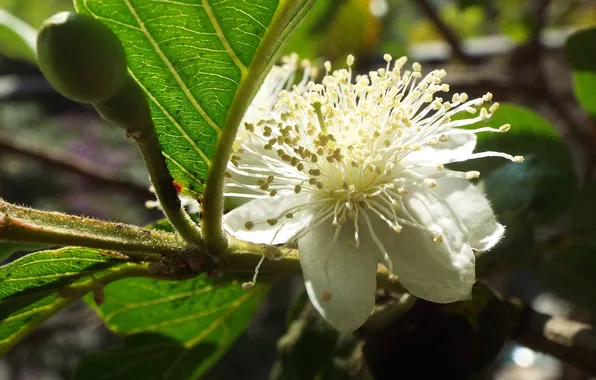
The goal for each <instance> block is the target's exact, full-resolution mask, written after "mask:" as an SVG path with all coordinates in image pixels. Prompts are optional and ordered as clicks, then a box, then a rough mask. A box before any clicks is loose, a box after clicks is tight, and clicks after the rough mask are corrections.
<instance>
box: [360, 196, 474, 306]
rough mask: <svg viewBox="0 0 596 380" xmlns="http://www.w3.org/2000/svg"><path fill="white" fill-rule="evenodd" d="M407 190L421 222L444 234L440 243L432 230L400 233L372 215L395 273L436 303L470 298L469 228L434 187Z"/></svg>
mask: <svg viewBox="0 0 596 380" xmlns="http://www.w3.org/2000/svg"><path fill="white" fill-rule="evenodd" d="M407 190H408V193H407V194H406V195H404V196H403V200H404V205H405V208H406V210H407V211H408V212H409V213H410V214H411V215H412V216H413V217H414V218H415V219H416V220H417V221H418V222H419V223H420V224H421V225H423V226H424V227H426V228H427V229H429V230H430V231H432V232H433V233H435V234H437V235H440V236H441V237H442V242H435V241H433V237H432V233H431V232H429V231H425V230H423V229H419V228H415V227H412V226H408V225H405V226H403V229H402V230H401V232H399V233H397V232H394V231H393V230H392V229H390V228H389V226H388V225H387V224H386V223H385V222H383V221H382V220H381V219H380V218H378V217H375V218H373V217H371V221H372V223H373V228H374V230H375V232H376V235H377V237H378V238H379V240H380V241H381V243H382V244H383V246H384V247H385V249H386V250H387V253H388V254H389V257H390V258H391V260H392V262H393V268H394V272H395V274H397V276H398V277H399V280H400V282H401V284H402V285H403V286H404V287H405V288H406V289H408V290H409V291H410V292H411V293H412V294H413V295H415V296H417V297H420V298H424V299H426V300H429V301H432V302H437V303H449V302H455V301H459V300H463V299H469V298H470V297H471V291H472V285H473V284H474V279H475V266H474V265H475V260H474V253H473V252H472V249H471V248H470V246H469V244H468V234H467V230H466V227H465V226H464V225H463V223H462V222H461V220H460V219H459V218H458V217H457V215H456V214H455V212H454V211H453V210H452V209H451V207H449V205H448V204H447V202H445V201H444V200H443V199H441V198H440V197H439V196H437V195H436V194H435V193H434V192H433V191H432V190H430V189H427V188H425V187H421V186H415V185H410V186H408V187H407ZM369 215H370V214H369ZM363 235H364V234H363Z"/></svg>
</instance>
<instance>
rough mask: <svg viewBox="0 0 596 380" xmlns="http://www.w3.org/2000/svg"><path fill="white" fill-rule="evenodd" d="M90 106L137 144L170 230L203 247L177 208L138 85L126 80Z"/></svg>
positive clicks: (197, 232)
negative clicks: (110, 96) (102, 99)
mask: <svg viewBox="0 0 596 380" xmlns="http://www.w3.org/2000/svg"><path fill="white" fill-rule="evenodd" d="M93 106H94V107H95V109H96V110H97V111H98V112H99V114H100V115H101V116H102V117H103V118H104V119H106V120H108V121H110V122H112V123H114V124H116V125H118V126H120V127H122V128H125V129H126V133H127V135H128V137H130V138H132V139H133V140H135V141H136V143H137V145H138V147H139V150H140V152H141V156H143V160H144V161H145V166H146V167H147V171H148V173H149V178H150V180H151V183H152V184H153V187H154V188H155V194H156V195H157V199H158V200H159V203H160V204H161V208H162V210H163V211H164V214H166V216H167V217H168V219H169V221H170V223H172V226H174V228H175V229H176V231H177V232H178V233H179V234H180V236H182V238H183V239H184V240H185V241H186V242H187V243H189V244H202V239H201V233H200V230H199V228H198V226H197V225H196V223H195V222H193V221H192V219H190V217H189V216H188V214H187V213H186V211H185V210H184V208H183V207H182V205H181V204H180V199H179V198H178V193H177V192H176V188H175V187H174V179H173V178H172V175H171V174H170V172H169V171H168V167H167V165H166V161H165V159H164V157H163V155H162V153H161V146H160V145H159V141H158V139H157V133H156V132H155V125H154V124H153V120H152V119H151V111H150V109H149V103H148V102H147V97H146V96H145V93H144V92H143V90H142V89H141V87H140V86H139V84H138V83H137V82H135V80H134V79H133V78H132V77H130V76H129V77H128V78H127V80H126V82H125V83H124V84H123V85H122V87H121V88H120V90H119V91H118V93H117V94H116V95H114V96H113V97H112V98H110V99H108V100H107V101H105V102H100V103H94V104H93Z"/></svg>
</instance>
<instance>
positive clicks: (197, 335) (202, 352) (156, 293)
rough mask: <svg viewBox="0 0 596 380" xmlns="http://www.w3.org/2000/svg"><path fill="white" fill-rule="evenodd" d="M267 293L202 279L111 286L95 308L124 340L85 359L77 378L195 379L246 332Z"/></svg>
mask: <svg viewBox="0 0 596 380" xmlns="http://www.w3.org/2000/svg"><path fill="white" fill-rule="evenodd" d="M267 289H268V286H267V285H257V286H255V287H254V288H253V289H251V290H248V291H245V290H242V287H241V286H240V284H239V283H238V282H237V281H233V280H227V279H220V280H214V279H210V278H208V277H207V276H206V275H202V276H200V277H197V278H194V279H190V280H185V281H176V282H172V281H163V280H152V279H148V278H129V279H125V280H122V281H118V282H115V283H112V284H110V285H108V286H107V287H106V288H105V289H104V294H105V303H104V304H103V305H102V306H101V307H96V309H97V312H98V313H99V315H100V317H101V318H102V319H103V320H104V322H105V324H106V326H107V327H108V328H109V329H110V330H112V331H114V332H115V333H118V334H120V335H124V336H125V337H126V339H125V341H124V344H123V345H122V346H119V347H115V348H113V349H111V350H109V351H107V352H105V353H101V354H97V355H91V356H89V357H86V358H85V359H83V360H82V362H81V363H80V365H79V367H78V368H77V371H76V374H75V379H76V380H79V379H80V380H83V379H84V380H96V379H97V380H99V379H110V380H118V379H123V380H128V379H133V378H134V379H136V378H139V379H140V378H142V379H146V380H151V379H156V380H157V379H173V378H175V379H189V380H190V379H196V378H198V376H200V375H201V374H202V373H204V372H205V371H207V369H209V368H210V367H211V365H212V364H213V363H214V362H215V361H216V360H217V359H218V358H219V357H220V356H221V355H222V354H223V353H224V352H226V351H227V349H228V348H229V346H230V344H232V343H233V342H234V340H235V339H236V338H237V337H238V335H239V334H240V333H241V332H242V331H244V329H245V328H246V326H247V324H248V322H249V321H250V319H251V317H252V314H253V312H254V311H255V309H256V308H257V306H258V305H259V303H260V301H261V300H262V298H263V295H265V293H266V290H267Z"/></svg>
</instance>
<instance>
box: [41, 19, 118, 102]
mask: <svg viewBox="0 0 596 380" xmlns="http://www.w3.org/2000/svg"><path fill="white" fill-rule="evenodd" d="M37 60H38V62H39V67H40V69H41V71H42V73H43V74H44V76H45V77H46V79H47V80H48V82H50V84H51V85H52V86H53V87H54V88H55V89H56V90H58V92H60V93H61V94H62V95H64V96H66V97H67V98H69V99H72V100H76V101H79V102H83V103H96V102H101V101H105V100H107V99H109V98H110V97H112V96H113V95H114V94H115V93H116V92H117V91H118V89H119V88H120V87H121V86H122V84H123V83H124V81H125V79H126V77H127V72H126V55H125V53H124V48H123V47H122V44H121V43H120V40H118V37H116V35H115V34H114V32H112V31H111V30H110V28H108V27H107V26H106V25H104V24H102V23H101V22H100V21H98V20H96V19H94V18H93V17H90V16H86V15H81V14H77V13H71V12H62V13H58V14H55V15H54V16H52V17H50V18H49V19H47V20H46V21H45V22H44V23H43V25H42V27H41V29H40V30H39V33H38V35H37Z"/></svg>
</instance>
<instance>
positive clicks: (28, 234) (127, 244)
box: [0, 199, 188, 260]
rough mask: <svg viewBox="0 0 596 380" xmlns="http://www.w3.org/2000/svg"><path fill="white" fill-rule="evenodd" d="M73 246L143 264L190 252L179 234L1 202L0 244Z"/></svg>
mask: <svg viewBox="0 0 596 380" xmlns="http://www.w3.org/2000/svg"><path fill="white" fill-rule="evenodd" d="M2 240H4V241H12V242H27V243H45V244H51V245H58V246H64V245H73V246H85V247H89V248H99V249H105V250H113V251H120V252H124V253H126V254H127V255H129V256H131V257H134V258H136V259H140V260H148V259H151V255H152V254H157V255H160V256H161V255H165V256H179V255H181V254H183V253H184V252H187V251H188V248H187V245H186V244H185V242H184V241H183V240H182V239H180V237H178V236H177V235H175V234H171V233H167V232H163V231H156V230H149V229H145V228H141V227H137V226H132V225H126V224H120V223H112V222H104V221H100V220H96V219H91V218H84V217H80V216H73V215H66V214H61V213H57V212H46V211H40V210H34V209H31V208H27V207H22V206H15V205H12V204H9V203H6V202H4V201H3V200H1V199H0V241H2Z"/></svg>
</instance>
